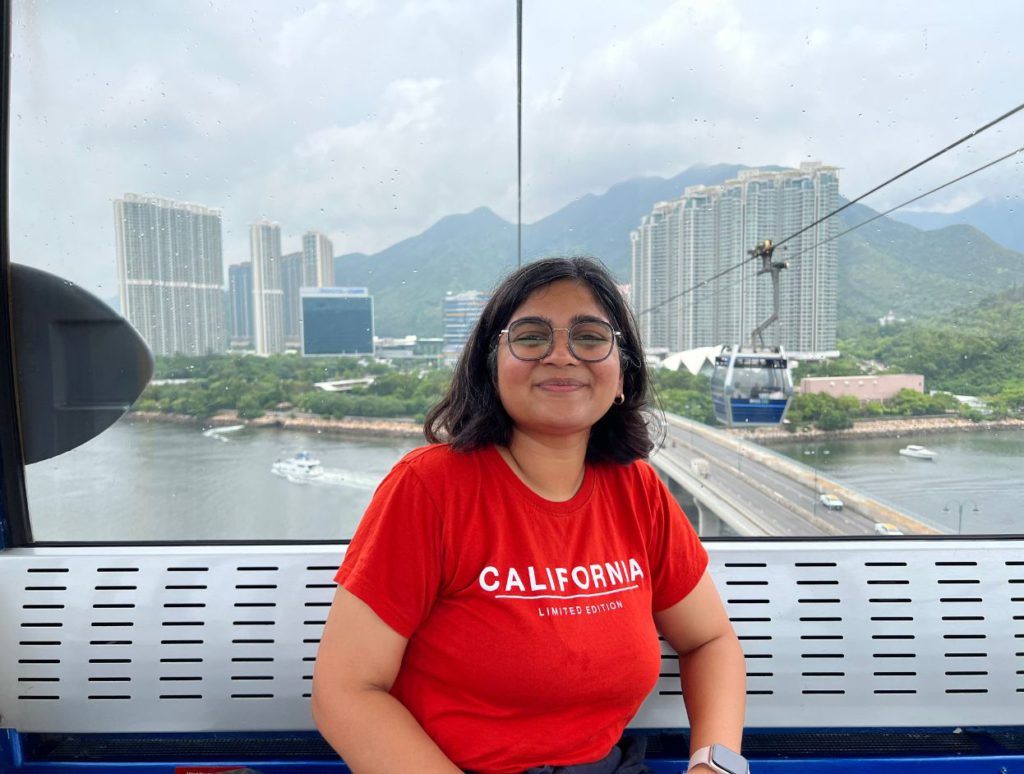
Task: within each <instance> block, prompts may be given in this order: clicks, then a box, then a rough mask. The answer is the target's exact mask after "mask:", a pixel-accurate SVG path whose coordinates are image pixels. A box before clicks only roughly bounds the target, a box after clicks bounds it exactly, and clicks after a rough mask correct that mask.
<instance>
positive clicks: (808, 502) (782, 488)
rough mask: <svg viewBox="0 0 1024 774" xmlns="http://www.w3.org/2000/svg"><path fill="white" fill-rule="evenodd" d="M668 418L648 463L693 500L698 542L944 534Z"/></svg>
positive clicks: (760, 450) (732, 438) (734, 439)
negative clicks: (881, 529)
mask: <svg viewBox="0 0 1024 774" xmlns="http://www.w3.org/2000/svg"><path fill="white" fill-rule="evenodd" d="M666 419H667V428H666V438H665V442H664V444H663V446H662V448H661V449H660V450H659V451H658V452H656V453H655V454H654V455H653V456H652V458H651V462H652V463H653V464H654V466H655V467H656V468H657V469H658V472H659V473H660V474H661V475H662V477H663V478H665V479H666V480H668V481H669V483H670V486H671V485H672V484H675V485H677V486H678V487H681V488H682V489H683V490H685V492H686V493H687V494H686V495H684V496H682V497H680V499H681V500H683V501H684V502H685V501H686V500H688V499H691V498H692V500H693V501H694V503H695V504H696V508H697V514H696V517H695V519H694V520H695V521H696V522H698V528H699V531H700V534H701V535H702V536H705V537H707V536H716V535H718V536H722V535H724V536H731V535H743V536H779V537H803V536H816V537H821V536H834V535H873V534H875V524H878V523H889V524H893V525H894V526H896V527H897V528H898V529H899V530H900V531H902V532H903V533H904V534H908V535H911V534H941V533H942V530H941V529H939V528H937V527H935V526H932V525H929V524H925V523H923V522H921V521H919V520H918V519H917V518H916V517H914V516H913V515H911V514H908V513H905V512H903V511H899V510H896V509H894V508H893V507H891V506H889V505H886V504H884V503H880V502H878V501H876V500H874V499H872V498H871V497H870V496H868V495H865V494H863V493H861V492H858V491H856V490H853V489H850V488H849V487H847V486H845V485H843V484H841V483H839V482H837V481H834V480H832V479H829V478H827V477H826V476H823V475H822V474H821V473H820V472H818V471H817V470H816V469H814V468H810V467H808V466H806V465H802V464H800V463H799V462H796V461H795V460H791V459H790V458H788V457H785V456H783V455H781V454H778V453H776V452H774V451H772V450H771V449H767V448H765V447H763V446H760V445H758V444H755V443H752V442H750V441H746V440H744V439H743V438H742V437H740V434H739V433H737V432H735V431H733V432H729V431H726V430H722V429H718V428H713V427H709V426H707V425H704V424H701V423H699V422H694V421H691V420H688V419H684V418H682V417H678V416H675V415H672V414H667V415H666ZM676 493H677V496H679V494H680V493H679V492H678V490H677V492H676ZM822 494H834V495H836V496H837V497H839V499H841V500H842V501H843V508H842V509H841V510H830V509H828V508H826V507H825V506H824V505H823V504H822V503H821V501H820V496H821V495H822ZM691 516H694V514H692V513H691Z"/></svg>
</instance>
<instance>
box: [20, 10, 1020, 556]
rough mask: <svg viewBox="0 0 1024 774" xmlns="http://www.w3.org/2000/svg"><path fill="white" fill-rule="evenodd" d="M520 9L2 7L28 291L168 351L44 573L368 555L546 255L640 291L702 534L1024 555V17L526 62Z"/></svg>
mask: <svg viewBox="0 0 1024 774" xmlns="http://www.w3.org/2000/svg"><path fill="white" fill-rule="evenodd" d="M515 11H516V8H515V4H514V3H500V4H499V3H490V4H469V5H467V4H459V5H449V4H444V3H421V2H397V3H389V4H380V5H377V4H373V3H368V2H347V3H317V2H312V1H309V2H298V3H291V4H261V5H260V6H259V9H258V11H255V10H253V7H252V5H251V4H246V3H240V2H226V1H221V0H214V1H213V2H210V3H172V2H156V3H144V4H140V3H129V2H123V3H122V2H112V3H100V4H82V3H76V2H70V1H67V2H47V3H37V2H31V1H30V0H17V1H16V2H14V3H13V19H14V21H13V28H12V49H13V58H12V73H13V75H12V84H11V111H10V112H11V125H10V180H9V187H10V197H9V204H8V206H9V218H10V222H9V234H10V235H9V239H10V256H11V261H12V262H13V263H14V264H17V265H21V266H25V267H30V268H32V269H37V270H42V271H44V272H46V273H48V274H49V275H52V276H54V277H57V278H60V279H61V280H66V281H67V282H68V283H71V284H72V285H74V286H75V287H76V288H80V289H82V290H84V291H86V292H87V293H88V294H90V297H93V298H95V299H96V300H97V301H98V302H100V303H102V304H103V305H104V307H105V308H109V309H110V310H112V311H113V312H115V313H116V314H117V315H120V316H121V317H123V318H124V319H125V320H127V322H128V323H130V325H131V326H132V328H133V329H134V330H135V331H136V332H137V333H138V336H139V337H140V338H141V340H142V341H144V342H145V344H146V346H147V347H148V349H149V350H150V351H151V353H152V355H153V363H152V367H153V376H152V380H151V381H149V383H148V385H147V386H146V387H145V389H144V390H143V391H142V393H141V395H140V396H139V397H138V398H137V400H135V401H134V403H133V404H132V405H131V409H130V411H129V412H128V413H127V415H126V416H125V417H124V418H123V419H121V420H120V421H117V422H115V423H113V424H112V425H111V426H110V427H109V428H108V429H106V430H105V431H103V432H101V433H99V434H98V435H96V437H95V438H93V439H92V440H90V441H87V442H84V443H81V444H80V445H78V446H77V448H74V449H72V450H69V451H63V452H61V453H57V454H55V455H54V456H49V457H47V458H45V459H44V458H40V459H39V460H38V461H34V462H32V463H31V464H29V465H27V466H26V467H25V469H24V478H25V482H26V486H27V492H28V504H29V513H30V518H31V526H32V535H33V537H34V539H35V540H37V541H103V542H113V541H125V540H140V541H149V540H154V541H162V540H174V541H188V540H198V541H203V540H264V539H265V540H285V539H295V540H335V539H343V538H347V537H348V536H350V535H351V533H352V531H353V529H354V527H355V525H356V523H357V522H358V519H359V517H360V515H361V512H362V509H363V507H365V505H366V503H367V502H368V501H369V498H370V497H371V495H372V492H373V490H374V488H375V486H376V484H377V483H378V482H379V481H380V479H381V477H382V476H383V475H384V474H385V473H386V471H387V470H388V469H389V468H390V467H391V465H393V464H394V462H395V461H396V460H397V459H399V458H400V456H401V455H402V454H404V453H405V452H406V451H408V450H409V449H411V448H413V447H414V446H416V445H418V444H420V443H421V442H422V436H420V435H418V431H417V426H418V422H420V421H421V420H422V417H423V415H424V413H425V412H426V410H427V409H428V408H429V406H430V405H431V403H432V402H433V401H435V400H436V399H437V397H438V396H439V395H440V394H441V391H442V390H443V389H444V386H445V385H446V383H447V380H448V378H449V375H450V372H451V370H450V369H451V366H452V364H453V363H454V362H455V361H456V359H457V358H458V355H459V351H460V347H461V345H462V343H463V342H464V341H465V338H466V336H467V334H468V331H469V330H470V329H471V327H472V325H473V322H474V321H475V319H476V316H477V315H479V312H480V309H481V308H482V306H483V305H484V304H485V303H486V301H487V298H488V292H489V290H490V288H491V287H492V286H493V285H494V283H495V281H496V280H497V279H498V278H499V277H500V276H501V275H502V274H504V273H505V272H507V271H508V270H509V269H510V268H513V267H514V266H516V265H517V263H519V262H520V261H530V260H533V259H536V258H538V257H541V256H544V255H551V254H562V255H565V254H588V255H594V256H596V257H598V258H600V259H601V260H602V261H604V262H605V263H606V264H607V265H608V266H609V268H610V269H611V270H612V271H613V273H614V274H615V275H616V276H617V278H618V279H619V281H620V282H621V283H622V287H623V289H624V290H625V292H627V293H628V297H629V300H630V303H631V305H632V308H633V310H634V312H635V314H636V317H637V321H638V324H639V328H640V330H641V332H642V335H643V337H644V342H645V347H646V350H645V352H644V353H643V356H644V357H645V358H646V361H647V363H648V364H649V366H650V368H651V372H652V378H653V381H654V383H655V385H656V388H657V401H658V402H659V404H660V405H661V406H662V407H663V408H664V410H665V411H666V412H667V419H666V421H665V422H664V426H665V433H664V441H663V443H662V445H661V447H660V449H659V450H658V452H657V453H656V454H655V455H654V457H653V459H652V461H653V463H654V464H655V465H656V466H657V467H658V468H659V470H660V471H661V472H662V474H663V476H664V477H665V478H666V480H668V481H670V488H671V489H672V490H673V492H674V493H675V494H676V495H677V497H678V498H679V499H680V501H681V502H682V503H683V504H684V508H685V510H686V511H687V513H688V514H689V515H690V516H691V518H692V519H693V520H694V522H695V523H699V524H714V525H715V528H714V530H713V533H714V534H729V533H730V530H732V529H733V528H732V527H731V526H730V521H731V520H735V517H734V515H731V514H729V513H725V512H722V513H716V512H715V510H714V507H713V506H712V505H711V504H709V503H712V502H716V503H721V502H724V501H726V500H728V501H730V502H737V503H740V505H738V506H737V507H738V508H740V509H741V510H742V509H753V510H756V511H758V513H759V514H762V515H763V516H764V518H763V519H761V523H763V524H768V525H769V526H768V527H766V528H765V536H772V535H783V534H785V535H794V534H797V535H805V536H808V537H814V536H822V535H836V534H839V535H855V536H862V537H864V538H865V539H871V540H887V541H893V540H904V539H908V538H913V537H914V536H916V535H917V536H919V535H936V534H957V533H964V534H994V535H1005V534H1019V533H1021V532H1022V528H1024V522H1022V521H1021V519H1022V517H1021V513H1024V508H1022V507H1021V506H1024V484H1022V479H1021V476H1020V474H1019V471H1020V464H1021V460H1022V459H1024V370H1022V369H1024V366H1022V364H1024V350H1022V349H1021V346H1022V344H1021V339H1020V333H1019V331H1020V330H1021V329H1022V326H1024V295H1022V291H1021V288H1022V287H1024V260H1022V253H1024V241H1022V239H1021V235H1020V229H1019V228H1017V227H1016V226H1015V224H1016V223H1017V222H1018V221H1019V217H1018V216H1019V208H1020V169H1021V164H1022V163H1024V162H1022V159H1024V153H1022V152H1021V150H1022V149H1021V147H1020V141H1019V137H1020V136H1021V135H1022V132H1021V128H1022V126H1024V123H1022V122H1024V111H1022V110H1021V109H1020V106H1019V105H1018V104H1017V100H1015V98H1014V97H1013V96H1012V94H1010V93H1009V92H1006V91H1000V90H999V89H995V88H979V84H993V83H1001V82H1003V80H1005V74H1006V72H1012V71H1014V67H1015V65H1016V62H1017V59H1018V52H1017V44H1016V41H1015V40H1014V39H1013V37H1012V36H1013V32H1014V30H1015V29H1017V28H1018V27H1019V26H1020V25H1019V24H1014V22H1015V21H1016V22H1024V10H1022V8H1021V7H1020V5H1019V4H1017V3H1011V2H1009V1H1008V0H1005V1H1002V2H998V3H993V4H985V5H982V6H978V7H971V8H970V9H966V8H964V7H961V6H957V5H955V4H940V5H938V6H929V7H928V8H927V9H926V10H922V11H921V12H920V14H907V13H906V11H905V9H903V8H896V7H893V6H892V4H884V3H876V4H872V6H871V8H870V13H864V12H863V9H860V8H858V9H857V10H850V9H848V8H844V7H831V6H821V4H817V5H815V4H813V3H797V4H794V5H792V7H789V6H787V7H786V8H784V9H780V8H778V7H774V6H773V7H765V8H761V7H758V6H753V5H744V6H742V7H740V6H737V5H734V4H729V3H720V4H710V5H699V4H693V3H687V2H669V1H668V0H664V1H662V0H650V1H649V2H641V3H639V4H636V3H633V4H630V5H628V6H626V5H619V4H598V5H595V4H593V3H584V2H583V1H582V0H571V1H570V2H560V3H529V2H528V3H525V4H524V8H523V17H522V28H521V34H522V59H521V61H519V62H517V45H516V43H517V27H516V12H515ZM951 51H954V52H966V51H970V52H972V54H971V55H970V56H967V57H965V56H951V55H950V52H951ZM517 65H521V81H517V72H519V70H518V68H517ZM520 89H521V95H522V96H521V99H518V98H517V95H518V94H519V90H520ZM519 109H521V126H522V131H521V133H517V127H518V125H519V120H520V114H518V113H517V110H519ZM520 161H521V167H520V166H518V163H519V162H520ZM766 244H767V245H769V246H770V249H769V250H768V251H767V256H765V252H764V249H763V246H764V245H766ZM759 245H760V246H762V253H761V254H760V257H761V258H762V261H756V260H754V258H756V257H757V256H756V255H755V254H754V251H756V250H757V249H758V246H759ZM773 271H774V274H772V272H773ZM773 278H774V280H777V282H776V281H774V280H773ZM15 284H16V283H15ZM15 292H17V287H15ZM90 303H91V302H90ZM67 330H68V331H72V332H69V334H68V338H67V339H66V340H63V341H65V343H63V344H61V345H60V346H61V347H63V349H62V351H63V352H64V353H65V355H69V353H72V352H78V351H80V350H81V347H80V346H79V345H73V344H68V343H67V342H74V341H92V340H93V337H92V334H85V333H80V331H79V329H77V328H74V329H72V328H68V329H67ZM100 349H102V346H101V347H100ZM15 350H16V355H20V356H21V357H20V358H19V359H20V360H21V361H22V362H27V347H26V348H25V350H24V351H23V352H20V353H19V352H18V343H17V342H16V343H15ZM744 355H746V356H744ZM132 362H136V364H138V362H137V360H136V361H132ZM110 367H111V368H114V367H115V366H110ZM74 370H75V369H72V371H74ZM78 370H80V369H78ZM144 372H145V368H142V367H141V366H140V367H139V368H137V369H136V370H135V371H134V372H133V373H134V374H135V376H136V378H138V377H139V374H142V373H144ZM62 373H67V369H65V371H64V372H62ZM106 375H107V374H104V376H106ZM113 381H117V380H113ZM99 385H106V386H109V384H108V382H107V381H106V380H105V379H101V378H97V379H96V383H95V385H90V384H84V385H79V386H75V385H72V384H71V383H70V382H68V383H67V384H64V386H63V387H61V389H62V390H64V392H62V393H61V394H62V395H69V396H72V397H74V398H75V400H79V399H81V400H82V401H86V400H88V401H91V402H92V403H100V404H102V403H103V402H104V401H105V400H106V398H104V396H103V395H100V394H99V392H98V390H99ZM104 389H106V387H104ZM115 403H116V401H115ZM112 405H113V404H112ZM22 408H23V413H24V411H27V409H24V406H23V407H22ZM65 408H66V407H65ZM62 410H63V409H62ZM111 410H114V409H113V408H111ZM22 420H23V424H25V425H26V428H25V433H26V435H32V433H33V432H35V431H41V426H40V421H41V420H37V421H33V418H32V417H26V416H22ZM56 450H57V445H54V446H53V447H52V449H51V451H54V452H56ZM40 455H41V456H42V452H41V453H40ZM708 492H713V493H714V495H715V497H714V498H709V497H706V494H707V493H708ZM740 492H741V493H743V496H742V498H737V497H736V496H735V495H736V494H737V493H740ZM702 497H704V499H706V500H708V502H707V503H705V502H704V499H702ZM741 501H742V502H741ZM837 503H838V505H837ZM772 524H774V525H776V526H774V527H773V526H771V525H772ZM879 525H884V528H882V527H880V526H879Z"/></svg>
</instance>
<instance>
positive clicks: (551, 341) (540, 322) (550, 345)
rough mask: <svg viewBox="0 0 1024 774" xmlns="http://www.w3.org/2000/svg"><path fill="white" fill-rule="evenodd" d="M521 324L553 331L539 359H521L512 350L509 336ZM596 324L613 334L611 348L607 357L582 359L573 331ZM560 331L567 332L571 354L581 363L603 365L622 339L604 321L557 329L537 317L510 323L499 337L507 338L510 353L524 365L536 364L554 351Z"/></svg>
mask: <svg viewBox="0 0 1024 774" xmlns="http://www.w3.org/2000/svg"><path fill="white" fill-rule="evenodd" d="M520 323H531V324H533V325H546V326H547V327H548V328H549V329H550V330H551V338H550V339H549V341H548V348H547V349H546V350H545V351H544V354H542V355H538V356H537V357H520V356H519V355H517V354H516V352H515V350H514V349H513V348H512V338H511V336H509V335H508V334H509V332H510V331H511V330H512V329H513V328H514V327H515V326H516V325H519V324H520ZM594 324H597V325H604V326H606V327H607V328H608V330H609V331H610V332H611V334H612V341H611V346H610V347H608V352H607V353H606V354H605V355H603V356H601V357H599V358H597V359H594V358H587V357H580V356H579V354H578V353H577V352H576V348H575V347H574V346H573V345H572V329H573V328H575V327H577V326H579V325H594ZM558 331H565V339H566V342H567V343H568V345H569V352H570V354H571V355H572V356H573V357H574V358H576V359H577V360H579V361H580V362H581V363H601V362H603V361H605V360H607V359H608V358H609V357H611V354H612V352H614V351H615V345H616V343H618V340H619V339H620V338H622V331H617V330H615V327H614V326H613V325H612V324H611V323H609V322H606V321H604V320H594V319H587V320H577V321H576V322H574V323H573V324H572V325H570V326H569V327H568V328H556V327H555V326H554V325H552V324H551V323H549V322H548V321H547V320H543V319H539V318H535V317H526V318H523V319H522V320H516V321H514V322H512V323H510V324H509V326H508V327H507V328H502V329H501V330H500V331H498V335H499V336H504V337H505V341H506V342H507V343H508V352H509V354H510V355H512V357H514V358H515V359H516V360H522V361H523V362H524V363H536V362H537V361H539V360H543V359H544V358H546V357H547V356H548V355H550V354H551V352H552V351H553V350H554V348H555V334H556V333H558Z"/></svg>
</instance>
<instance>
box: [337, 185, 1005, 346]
mask: <svg viewBox="0 0 1024 774" xmlns="http://www.w3.org/2000/svg"><path fill="white" fill-rule="evenodd" d="M740 169H741V167H738V166H735V165H718V166H711V167H707V166H698V167H692V168H690V169H688V170H686V171H685V172H683V173H681V174H680V175H677V176H676V177H673V178H671V179H664V178H642V179H636V180H630V181H626V182H624V183H620V184H618V185H616V186H613V187H612V188H610V189H609V190H608V191H607V192H606V193H604V194H602V195H600V196H597V195H587V196H584V197H582V198H580V199H577V200H576V201H574V202H572V203H571V204H569V205H567V206H566V207H563V208H562V209H561V210H559V211H558V212H555V213H553V214H552V215H550V216H548V217H547V218H544V219H543V220H541V221H538V222H537V223H533V224H528V225H524V227H523V256H524V260H526V261H530V260H534V259H536V258H539V257H542V256H546V255H571V254H586V255H595V256H597V257H599V258H601V259H602V260H603V261H604V262H605V263H606V264H607V265H608V266H609V268H611V269H612V271H613V272H614V273H615V274H616V276H617V277H618V278H619V279H620V280H621V281H622V282H629V280H630V277H629V254H630V252H629V251H630V247H629V232H630V230H632V229H633V228H635V227H636V226H638V225H639V223H640V219H641V217H643V215H645V214H647V213H649V212H650V211H651V208H652V207H653V205H654V203H655V202H657V201H662V200H665V199H670V198H672V197H676V196H679V195H681V194H682V191H683V189H684V188H685V187H686V186H688V185H696V184H707V185H712V184H715V183H719V182H722V181H723V180H726V179H728V178H730V177H734V176H735V175H736V173H737V172H738V171H739V170H740ZM874 214H875V213H874V211H872V210H871V209H869V208H867V207H864V206H862V205H854V206H853V207H850V208H849V209H848V210H846V211H844V212H843V213H842V214H841V215H840V218H841V219H842V223H843V225H842V227H841V228H842V229H843V230H845V229H847V228H850V227H852V226H854V225H856V224H859V223H862V222H864V221H866V220H868V219H869V218H871V217H872V216H873V215H874ZM781 236H782V235H780V238H781ZM777 241H778V240H777ZM838 247H839V294H838V295H839V336H840V338H841V339H850V338H851V337H852V336H855V335H857V333H858V332H862V331H865V330H870V329H871V328H873V327H874V326H875V325H877V320H878V318H879V317H881V316H883V315H884V314H886V313H887V312H888V311H890V310H892V311H893V312H895V314H896V315H897V317H901V318H905V319H908V320H917V319H923V318H928V317H931V316H932V315H941V314H944V313H946V312H947V311H949V310H951V309H954V308H957V307H964V306H971V305H972V304H974V303H976V302H977V300H978V299H981V298H984V297H986V296H989V295H991V294H993V293H996V292H998V291H1000V290H1003V289H1006V288H1008V287H1012V286H1014V285H1015V284H1020V283H1024V254H1021V253H1017V252H1014V251H1012V250H1009V249H1007V248H1005V247H1003V246H1002V245H1000V244H998V243H996V242H994V241H993V240H991V239H989V238H988V237H987V236H985V235H984V234H982V233H981V232H980V231H977V230H976V229H974V228H972V227H970V226H950V227H947V228H944V229H941V230H937V231H921V230H919V229H917V228H915V227H913V226H911V225H908V224H906V223H900V222H897V221H894V220H891V219H889V218H880V219H878V220H876V221H874V222H872V223H871V224H869V225H867V226H864V227H862V228H859V229H857V230H855V231H853V232H851V233H850V234H848V235H846V236H844V237H842V238H841V239H840V240H839V245H838ZM515 263H516V229H515V225H514V224H512V223H509V222H508V221H505V220H503V219H502V218H500V217H498V216H497V215H495V214H494V213H493V212H491V211H490V210H489V209H487V208H485V207H481V208H479V209H477V210H474V211H473V212H470V213H467V214H462V215H451V216H449V217H446V218H443V219H441V220H440V221H438V222H437V223H436V224H434V225H433V226H431V227H430V228H429V229H427V230H426V231H424V232H423V233H422V234H419V235H418V236H415V237H412V238H409V239H406V240H403V241H402V242H399V243H397V244H395V245H392V246H391V247H389V248H387V249H386V250H383V251H381V252H379V253H375V254H373V255H364V254H350V255H343V256H339V257H337V258H336V259H335V274H336V279H337V283H338V284H339V285H355V286H366V287H368V288H369V289H370V292H371V293H372V294H373V296H374V299H375V309H376V318H377V334H378V335H381V336H402V335H406V334H408V333H416V334H419V335H421V336H439V335H441V333H442V330H443V327H442V317H441V302H442V300H443V298H444V295H445V293H446V292H447V291H453V292H457V291H461V290H487V289H489V288H491V287H493V286H494V284H495V283H496V282H497V281H498V280H499V278H500V277H501V276H503V275H504V274H505V273H506V272H508V271H509V270H510V269H511V268H513V267H514V266H515Z"/></svg>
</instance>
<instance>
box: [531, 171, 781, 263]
mask: <svg viewBox="0 0 1024 774" xmlns="http://www.w3.org/2000/svg"><path fill="white" fill-rule="evenodd" d="M742 169H747V167H744V166H739V165H736V164H717V165H714V166H704V165H697V166H693V167H690V168H689V169H687V170H686V171H685V172H682V173H680V174H678V175H676V176H675V177H672V178H669V179H667V180H666V179H665V178H662V177H645V178H636V179H633V180H627V181H625V182H623V183H618V184H617V185H614V186H612V187H611V188H609V189H608V190H607V191H606V192H605V193H603V194H601V195H599V196H598V195H595V194H587V195H586V196H583V197H581V198H579V199H577V200H576V201H574V202H572V203H570V204H568V205H566V206H565V207H563V208H562V209H560V210H558V212H555V213H554V214H552V215H549V216H548V217H546V218H544V219H542V220H539V221H537V222H536V223H532V224H530V225H529V226H525V227H524V228H523V260H526V261H530V260H533V259H535V258H541V257H543V256H546V255H592V256H594V257H596V258H600V259H601V260H602V261H603V262H604V263H605V265H606V266H608V268H609V269H611V270H612V272H614V273H615V275H616V276H617V277H618V278H619V279H620V280H621V281H622V282H629V273H630V242H629V232H630V231H632V230H633V229H635V228H636V227H637V226H639V225H640V219H641V218H642V217H643V216H644V215H649V214H650V212H651V209H652V208H653V207H654V204H655V202H659V201H667V200H670V199H677V198H679V197H680V196H681V195H682V193H683V190H684V189H685V188H687V187H689V186H691V185H717V184H719V183H724V182H725V181H726V180H730V179H732V178H734V177H736V175H737V174H738V173H739V171H740V170H742ZM762 169H768V170H774V169H780V167H762Z"/></svg>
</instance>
